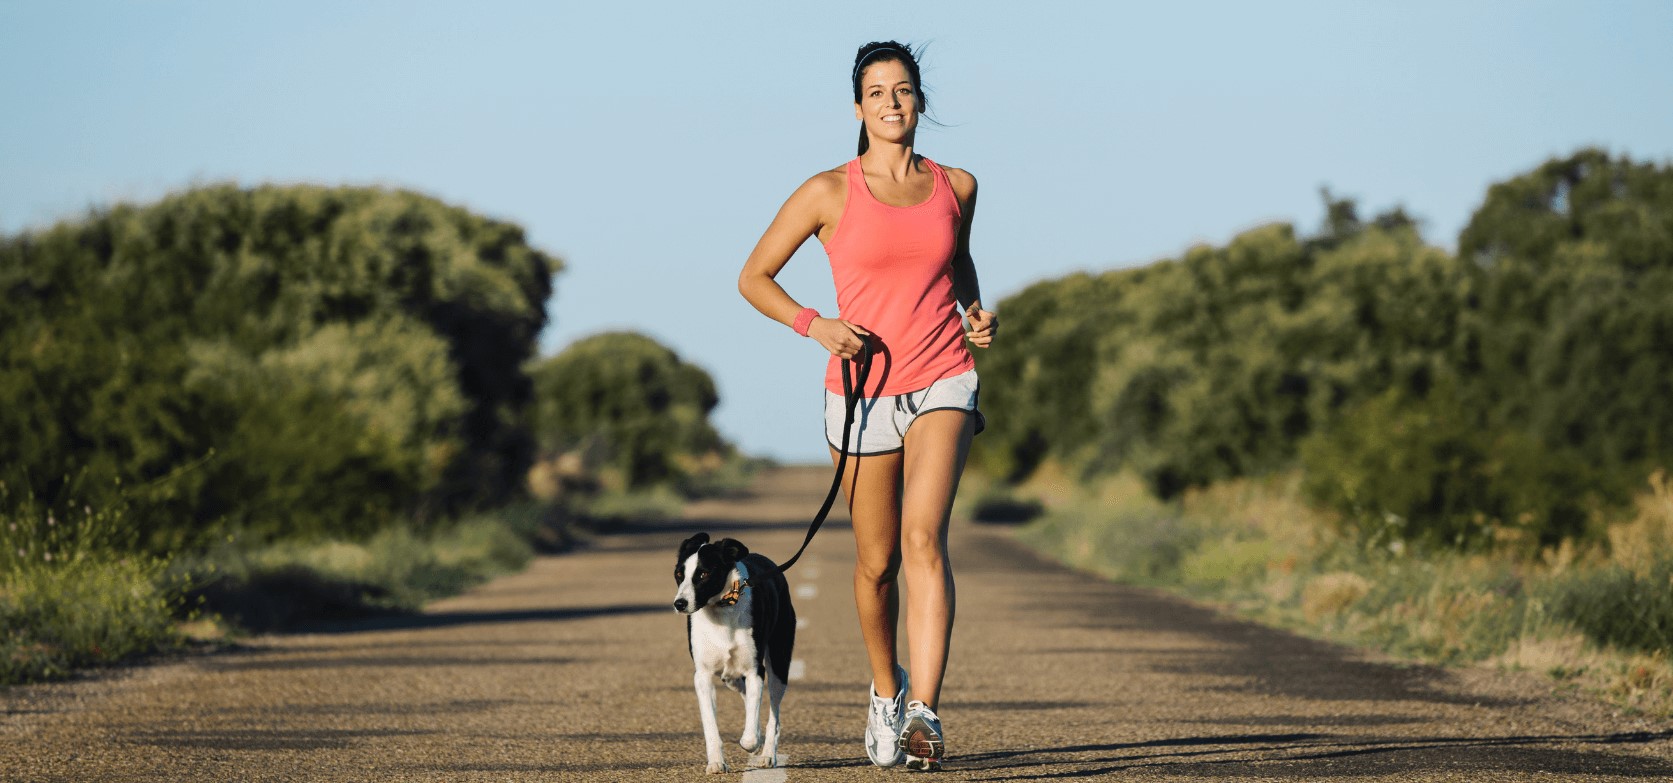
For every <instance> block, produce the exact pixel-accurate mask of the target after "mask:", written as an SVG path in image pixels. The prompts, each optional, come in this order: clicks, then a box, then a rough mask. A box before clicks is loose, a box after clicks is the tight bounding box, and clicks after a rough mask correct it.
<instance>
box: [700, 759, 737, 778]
mask: <svg viewBox="0 0 1673 783" xmlns="http://www.w3.org/2000/svg"><path fill="white" fill-rule="evenodd" d="M706 771H707V772H708V773H709V774H710V775H720V774H723V773H727V772H731V771H732V768H731V767H728V766H726V762H725V760H721V761H711V762H709V768H708V770H706Z"/></svg>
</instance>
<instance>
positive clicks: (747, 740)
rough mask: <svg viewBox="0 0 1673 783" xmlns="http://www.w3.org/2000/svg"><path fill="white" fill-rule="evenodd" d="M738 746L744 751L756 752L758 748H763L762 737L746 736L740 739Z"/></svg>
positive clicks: (755, 735)
mask: <svg viewBox="0 0 1673 783" xmlns="http://www.w3.org/2000/svg"><path fill="white" fill-rule="evenodd" d="M738 745H739V746H741V747H742V748H743V749H744V750H748V751H754V750H756V749H757V748H760V747H761V735H760V734H745V735H743V736H742V737H739V738H738Z"/></svg>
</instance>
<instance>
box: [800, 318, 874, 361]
mask: <svg viewBox="0 0 1673 783" xmlns="http://www.w3.org/2000/svg"><path fill="white" fill-rule="evenodd" d="M807 336H809V337H812V338H813V339H815V340H818V341H819V344H820V345H823V346H825V350H827V351H830V352H831V355H832V356H840V357H842V358H844V359H852V358H854V357H856V356H859V355H860V349H861V348H864V347H865V341H866V340H867V339H869V338H870V337H871V332H868V331H866V330H864V329H862V328H860V327H858V326H855V325H853V324H851V323H849V322H847V321H844V320H842V319H840V318H815V319H813V323H811V324H808V327H807Z"/></svg>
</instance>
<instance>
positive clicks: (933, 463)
mask: <svg viewBox="0 0 1673 783" xmlns="http://www.w3.org/2000/svg"><path fill="white" fill-rule="evenodd" d="M975 433H976V419H975V416H974V415H972V414H970V413H968V412H965V411H956V410H946V411H931V412H929V413H926V414H924V415H922V416H919V417H918V418H917V419H916V420H914V421H913V422H912V427H911V428H910V429H908V430H907V431H906V450H905V452H904V454H905V458H904V460H903V461H902V469H903V471H904V475H905V488H904V490H903V492H902V498H901V514H900V520H901V521H900V525H901V528H900V530H901V536H900V537H901V555H902V558H901V559H902V563H903V565H904V570H905V573H906V584H907V599H908V601H907V608H906V643H907V645H908V649H909V650H910V651H911V656H910V657H911V664H912V670H911V672H910V674H911V677H912V695H911V697H910V698H912V699H915V700H917V701H921V702H923V703H924V704H925V705H926V706H928V707H929V708H930V709H931V710H936V709H939V705H940V702H941V678H942V676H943V675H944V674H945V673H946V671H947V649H948V645H949V643H950V641H951V639H952V635H953V608H954V604H955V600H954V593H953V566H952V564H951V563H950V562H948V560H947V522H948V519H949V518H950V515H951V514H952V508H953V495H954V493H956V492H957V491H958V482H959V476H960V475H961V474H962V473H963V472H964V459H965V457H966V456H967V455H968V454H969V453H970V439H971V438H972V437H974V436H975Z"/></svg>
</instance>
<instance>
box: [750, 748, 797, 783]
mask: <svg viewBox="0 0 1673 783" xmlns="http://www.w3.org/2000/svg"><path fill="white" fill-rule="evenodd" d="M778 763H779V766H777V767H774V768H772V769H750V770H745V771H744V783H784V780H785V778H786V773H785V771H784V765H785V764H789V763H790V758H789V757H788V756H785V755H784V754H783V753H780V754H778Z"/></svg>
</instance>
